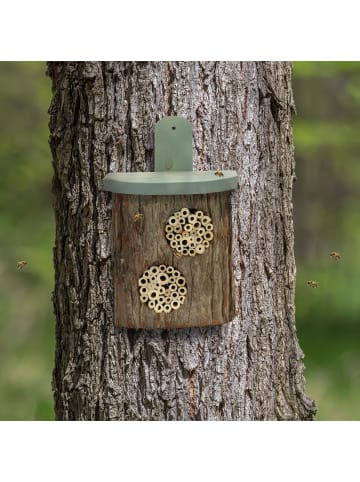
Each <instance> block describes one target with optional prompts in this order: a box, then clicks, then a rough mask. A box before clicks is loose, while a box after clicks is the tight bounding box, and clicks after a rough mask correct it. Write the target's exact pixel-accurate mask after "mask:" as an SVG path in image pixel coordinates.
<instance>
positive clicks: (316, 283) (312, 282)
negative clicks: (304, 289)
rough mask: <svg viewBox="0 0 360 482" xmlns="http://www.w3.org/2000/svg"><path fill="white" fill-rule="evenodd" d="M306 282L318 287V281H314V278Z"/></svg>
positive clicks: (312, 286)
mask: <svg viewBox="0 0 360 482" xmlns="http://www.w3.org/2000/svg"><path fill="white" fill-rule="evenodd" d="M307 284H308V285H309V286H310V287H311V288H318V286H319V283H318V282H317V281H314V280H311V281H308V282H307Z"/></svg>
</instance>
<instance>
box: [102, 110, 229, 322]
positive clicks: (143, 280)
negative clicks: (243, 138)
mask: <svg viewBox="0 0 360 482" xmlns="http://www.w3.org/2000/svg"><path fill="white" fill-rule="evenodd" d="M236 187H237V174H236V172H235V171H222V172H214V171H193V170H192V126H191V123H190V122H189V121H187V120H186V119H184V118H181V117H164V118H163V119H161V120H160V121H159V122H157V124H156V126H155V172H128V173H122V172H121V173H111V174H108V175H107V176H106V177H105V178H104V188H105V190H107V191H111V192H112V193H113V211H112V229H113V279H114V311H115V313H114V314H115V324H116V326H118V327H123V328H147V329H149V328H187V327H193V326H205V325H220V324H223V323H226V322H229V321H231V319H232V318H233V317H234V301H233V266H232V255H231V253H232V247H231V239H232V229H231V211H230V199H229V197H230V190H232V189H235V188H236Z"/></svg>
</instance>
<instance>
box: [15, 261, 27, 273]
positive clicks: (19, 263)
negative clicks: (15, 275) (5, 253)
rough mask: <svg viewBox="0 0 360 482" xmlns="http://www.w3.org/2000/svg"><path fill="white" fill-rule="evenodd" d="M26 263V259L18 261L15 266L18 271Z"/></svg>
mask: <svg viewBox="0 0 360 482" xmlns="http://www.w3.org/2000/svg"><path fill="white" fill-rule="evenodd" d="M26 265H27V262H26V261H19V262H17V263H16V267H17V269H18V270H19V271H20V270H22V269H23V268H24V267H25V266H26Z"/></svg>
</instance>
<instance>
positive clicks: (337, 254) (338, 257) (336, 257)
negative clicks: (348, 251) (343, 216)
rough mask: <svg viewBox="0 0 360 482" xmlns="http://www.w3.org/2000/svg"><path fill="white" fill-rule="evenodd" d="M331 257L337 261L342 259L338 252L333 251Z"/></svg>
mask: <svg viewBox="0 0 360 482" xmlns="http://www.w3.org/2000/svg"><path fill="white" fill-rule="evenodd" d="M330 256H331V257H332V258H333V259H335V261H339V260H340V258H341V256H340V253H337V252H336V251H332V252H331V253H330Z"/></svg>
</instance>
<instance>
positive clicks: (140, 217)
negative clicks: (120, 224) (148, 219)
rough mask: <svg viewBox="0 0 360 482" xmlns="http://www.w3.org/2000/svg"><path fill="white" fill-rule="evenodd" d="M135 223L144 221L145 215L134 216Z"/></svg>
mask: <svg viewBox="0 0 360 482" xmlns="http://www.w3.org/2000/svg"><path fill="white" fill-rule="evenodd" d="M133 219H134V221H135V222H136V221H140V219H144V215H143V214H141V213H137V214H134V216H133Z"/></svg>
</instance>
